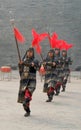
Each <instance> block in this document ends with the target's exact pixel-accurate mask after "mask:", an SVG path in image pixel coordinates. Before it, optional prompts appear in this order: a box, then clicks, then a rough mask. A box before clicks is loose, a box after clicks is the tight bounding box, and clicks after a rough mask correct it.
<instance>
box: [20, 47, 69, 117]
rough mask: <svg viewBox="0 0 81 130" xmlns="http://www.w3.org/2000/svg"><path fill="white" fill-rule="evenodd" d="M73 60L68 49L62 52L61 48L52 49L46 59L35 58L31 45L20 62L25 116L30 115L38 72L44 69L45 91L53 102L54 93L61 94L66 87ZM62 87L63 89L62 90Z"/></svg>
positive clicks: (21, 96) (21, 97) (21, 100)
mask: <svg viewBox="0 0 81 130" xmlns="http://www.w3.org/2000/svg"><path fill="white" fill-rule="evenodd" d="M71 64H72V60H71V58H70V57H68V56H67V50H62V51H61V52H60V49H59V48H54V49H50V50H49V51H48V53H47V56H46V58H45V59H43V60H42V61H41V62H40V61H39V60H38V59H35V55H34V48H33V47H30V48H29V49H28V50H27V51H26V54H25V56H24V57H23V59H22V60H21V61H20V62H19V64H18V66H19V73H20V88H19V93H18V102H19V103H22V104H23V108H24V110H25V111H26V113H25V115H24V116H25V117H27V116H30V112H31V111H30V101H31V100H32V95H33V92H34V91H35V89H36V80H37V79H36V72H37V71H39V72H41V71H40V70H41V67H42V68H43V70H44V72H45V73H44V75H43V76H44V85H43V92H44V93H46V94H47V97H48V99H47V100H46V102H51V101H52V100H53V97H54V95H59V93H60V92H61V91H62V92H64V91H65V89H66V84H67V80H68V77H69V74H70V67H69V65H71ZM61 88H62V90H61Z"/></svg>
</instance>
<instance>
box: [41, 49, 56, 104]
mask: <svg viewBox="0 0 81 130" xmlns="http://www.w3.org/2000/svg"><path fill="white" fill-rule="evenodd" d="M43 66H44V68H45V71H46V73H45V81H44V88H43V92H46V93H47V96H48V100H46V102H51V101H52V99H53V96H54V87H55V84H56V82H54V77H56V75H55V73H54V70H55V68H56V63H55V61H54V50H50V51H49V52H48V54H47V57H46V59H45V60H44V62H43Z"/></svg>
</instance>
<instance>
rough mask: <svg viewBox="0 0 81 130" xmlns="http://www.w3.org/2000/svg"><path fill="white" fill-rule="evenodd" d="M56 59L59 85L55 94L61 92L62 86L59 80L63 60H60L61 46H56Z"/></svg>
mask: <svg viewBox="0 0 81 130" xmlns="http://www.w3.org/2000/svg"><path fill="white" fill-rule="evenodd" d="M54 52H55V61H56V71H57V75H58V77H57V85H56V87H55V91H56V93H55V95H58V94H59V93H60V87H61V84H60V82H59V83H58V80H59V75H60V72H61V60H60V49H59V48H55V51H54Z"/></svg>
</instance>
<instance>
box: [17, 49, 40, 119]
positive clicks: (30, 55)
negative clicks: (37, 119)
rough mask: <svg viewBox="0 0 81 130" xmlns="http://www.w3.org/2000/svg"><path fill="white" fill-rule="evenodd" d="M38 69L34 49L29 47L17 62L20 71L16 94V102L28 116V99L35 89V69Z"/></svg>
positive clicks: (30, 98) (29, 99)
mask: <svg viewBox="0 0 81 130" xmlns="http://www.w3.org/2000/svg"><path fill="white" fill-rule="evenodd" d="M37 69H38V61H37V60H35V58H34V49H33V48H29V49H28V50H27V52H26V56H25V57H24V59H23V61H21V62H20V63H19V71H20V78H21V79H20V89H19V94H18V102H19V103H22V104H23V108H24V110H25V111H26V114H25V115H24V116H26V117H27V116H30V101H31V100H32V95H33V92H34V91H35V89H36V71H37Z"/></svg>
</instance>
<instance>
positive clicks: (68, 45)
mask: <svg viewBox="0 0 81 130" xmlns="http://www.w3.org/2000/svg"><path fill="white" fill-rule="evenodd" d="M73 46H74V45H73V44H67V48H66V49H67V50H68V49H70V48H72V47H73Z"/></svg>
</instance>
